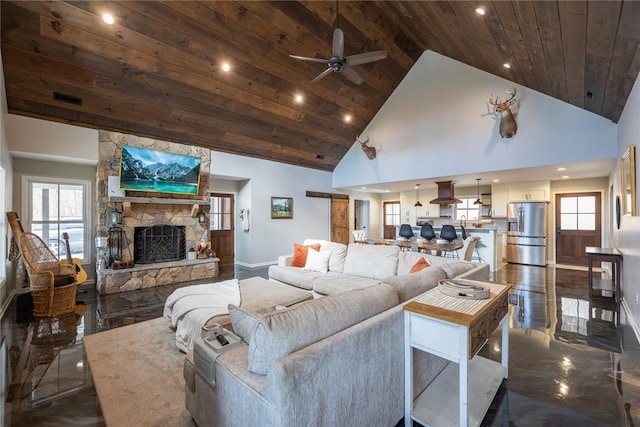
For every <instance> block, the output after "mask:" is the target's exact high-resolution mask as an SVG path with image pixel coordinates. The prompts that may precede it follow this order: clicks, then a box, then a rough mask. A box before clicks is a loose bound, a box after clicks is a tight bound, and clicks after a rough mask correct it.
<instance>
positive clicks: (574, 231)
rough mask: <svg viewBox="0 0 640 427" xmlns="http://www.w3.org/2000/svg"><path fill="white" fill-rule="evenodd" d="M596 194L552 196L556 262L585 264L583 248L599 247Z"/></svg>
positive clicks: (598, 201) (600, 224) (599, 197)
mask: <svg viewBox="0 0 640 427" xmlns="http://www.w3.org/2000/svg"><path fill="white" fill-rule="evenodd" d="M600 199H601V195H600V193H596V192H593V193H562V194H560V193H559V194H556V212H555V215H556V221H555V223H556V263H557V264H568V265H580V266H586V265H588V259H587V255H586V253H585V248H586V247H587V246H596V247H600V246H601V241H602V233H601V228H602V217H601V204H600Z"/></svg>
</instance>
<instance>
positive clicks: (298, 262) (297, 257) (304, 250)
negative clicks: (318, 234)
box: [291, 243, 320, 267]
mask: <svg viewBox="0 0 640 427" xmlns="http://www.w3.org/2000/svg"><path fill="white" fill-rule="evenodd" d="M309 248H311V249H313V250H316V251H319V250H320V243H316V244H313V245H309V246H303V245H299V244H298V243H294V244H293V259H292V260H291V266H292V267H304V265H305V264H306V263H307V254H308V253H309Z"/></svg>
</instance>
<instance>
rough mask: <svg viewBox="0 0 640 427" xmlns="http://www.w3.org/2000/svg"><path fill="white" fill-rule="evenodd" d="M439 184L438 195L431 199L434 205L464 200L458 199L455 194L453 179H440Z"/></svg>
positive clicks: (451, 203) (450, 203)
mask: <svg viewBox="0 0 640 427" xmlns="http://www.w3.org/2000/svg"><path fill="white" fill-rule="evenodd" d="M436 184H438V197H436V198H435V199H433V200H430V201H429V203H431V204H434V205H453V204H456V203H462V200H460V199H456V198H455V196H454V195H453V181H439V182H436Z"/></svg>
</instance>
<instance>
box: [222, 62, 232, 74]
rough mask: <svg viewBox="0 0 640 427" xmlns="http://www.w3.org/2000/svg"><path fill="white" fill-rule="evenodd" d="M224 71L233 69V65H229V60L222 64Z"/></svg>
mask: <svg viewBox="0 0 640 427" xmlns="http://www.w3.org/2000/svg"><path fill="white" fill-rule="evenodd" d="M222 71H224V72H225V73H228V72H229V71H231V65H229V63H228V62H225V63H223V64H222Z"/></svg>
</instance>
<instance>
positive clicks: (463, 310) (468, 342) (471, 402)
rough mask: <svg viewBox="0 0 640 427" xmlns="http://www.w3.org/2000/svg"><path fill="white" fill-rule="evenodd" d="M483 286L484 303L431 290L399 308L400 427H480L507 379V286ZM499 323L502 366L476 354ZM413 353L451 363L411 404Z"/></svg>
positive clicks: (495, 284)
mask: <svg viewBox="0 0 640 427" xmlns="http://www.w3.org/2000/svg"><path fill="white" fill-rule="evenodd" d="M482 283H485V284H487V285H489V287H490V291H491V295H490V297H489V298H488V299H483V300H469V299H461V298H456V297H451V296H447V295H445V294H443V293H442V292H440V290H438V289H437V288H435V289H432V290H430V291H428V292H426V293H424V294H422V295H420V296H419V297H417V298H415V299H414V300H412V301H410V302H409V303H407V304H405V305H404V325H405V329H404V331H405V332H404V334H405V341H404V342H405V347H404V351H405V416H404V422H405V427H410V426H411V425H412V421H417V422H419V423H421V424H423V425H429V426H432V427H436V426H461V427H466V426H479V425H480V423H481V422H482V419H483V418H484V416H485V414H486V412H487V410H488V409H489V406H490V405H491V401H492V400H493V398H494V396H495V394H496V392H497V391H498V388H499V387H500V384H501V383H502V379H503V378H507V376H508V365H509V325H508V315H507V314H508V292H509V289H510V287H511V286H510V285H502V284H498V283H491V282H482ZM500 323H502V344H501V345H502V361H501V363H497V362H495V361H492V360H489V359H486V358H484V357H481V356H478V355H477V353H478V351H480V349H481V348H482V347H483V346H484V345H485V344H486V342H487V341H488V339H489V337H490V336H491V334H492V333H493V332H494V331H495V330H496V329H497V328H498V326H499V325H500ZM414 348H416V349H418V350H421V351H426V352H429V353H431V354H434V355H436V356H439V357H442V358H445V359H447V360H450V361H451V362H455V363H449V364H448V365H447V367H446V368H445V369H444V370H443V371H442V372H440V374H438V376H437V377H436V378H435V379H434V380H433V381H432V383H431V384H430V385H429V386H428V387H427V388H426V389H425V390H424V391H423V392H422V393H421V394H420V395H419V396H417V397H416V398H415V399H414V396H413V349H414ZM456 397H457V398H456ZM469 397H471V398H472V399H469Z"/></svg>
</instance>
